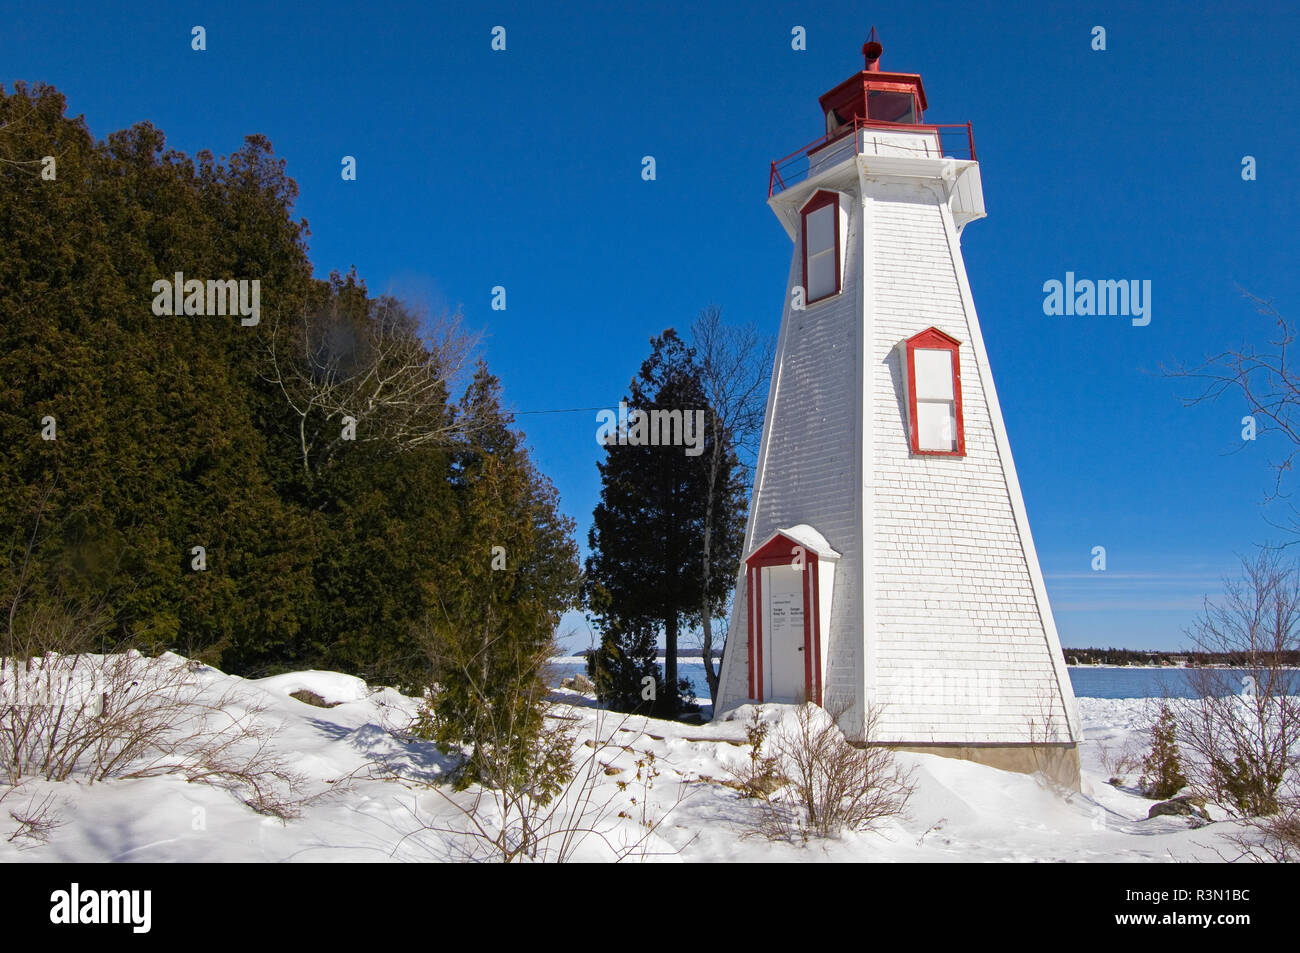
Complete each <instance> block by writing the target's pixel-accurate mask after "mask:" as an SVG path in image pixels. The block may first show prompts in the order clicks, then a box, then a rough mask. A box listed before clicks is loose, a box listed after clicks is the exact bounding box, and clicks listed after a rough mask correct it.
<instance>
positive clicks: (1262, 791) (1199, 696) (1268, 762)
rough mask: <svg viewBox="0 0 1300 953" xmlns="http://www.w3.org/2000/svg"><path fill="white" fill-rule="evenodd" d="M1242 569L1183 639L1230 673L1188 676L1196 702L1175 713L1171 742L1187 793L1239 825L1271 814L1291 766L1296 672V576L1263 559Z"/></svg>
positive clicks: (1298, 701)
mask: <svg viewBox="0 0 1300 953" xmlns="http://www.w3.org/2000/svg"><path fill="white" fill-rule="evenodd" d="M1242 564H1243V569H1244V572H1245V574H1244V577H1243V578H1242V579H1241V580H1240V581H1232V580H1229V581H1226V582H1225V589H1224V598H1223V600H1222V602H1221V603H1220V604H1218V605H1215V604H1211V603H1210V601H1209V600H1208V599H1207V600H1206V604H1205V614H1204V616H1203V617H1202V618H1201V619H1200V620H1198V621H1197V623H1196V624H1195V626H1194V627H1193V629H1192V630H1191V632H1190V635H1191V637H1192V639H1193V640H1194V642H1195V643H1196V647H1197V648H1198V649H1199V650H1201V651H1206V652H1219V653H1225V654H1227V655H1228V656H1229V657H1231V658H1232V659H1233V660H1234V661H1235V663H1236V665H1237V666H1238V667H1235V668H1218V667H1209V666H1204V667H1200V668H1197V669H1194V670H1192V671H1191V674H1190V681H1191V684H1192V687H1193V690H1194V691H1195V693H1196V697H1195V698H1194V699H1192V700H1191V701H1190V703H1189V704H1187V705H1185V706H1181V707H1180V708H1179V711H1180V712H1181V715H1180V717H1179V719H1178V721H1179V724H1178V734H1179V737H1180V738H1182V739H1183V742H1184V746H1185V747H1186V749H1187V752H1188V754H1189V758H1188V759H1187V760H1188V773H1189V777H1190V780H1191V783H1192V787H1193V789H1194V790H1195V791H1196V793H1197V794H1200V795H1201V796H1203V797H1205V798H1206V799H1207V800H1212V801H1214V802H1216V803H1218V804H1219V805H1220V806H1222V807H1223V808H1224V809H1225V810H1227V811H1228V812H1229V813H1230V814H1231V815H1232V816H1234V817H1237V818H1243V819H1244V818H1253V817H1266V816H1269V815H1273V814H1276V813H1277V812H1278V810H1279V807H1280V806H1281V802H1280V801H1279V792H1280V791H1281V789H1282V787H1283V784H1284V782H1286V781H1287V779H1288V777H1291V778H1294V776H1295V772H1296V770H1297V768H1298V767H1300V697H1297V692H1300V681H1298V679H1297V676H1298V675H1300V673H1297V671H1296V669H1294V668H1292V667H1291V666H1290V665H1289V664H1288V657H1289V656H1291V653H1294V652H1295V651H1296V649H1297V648H1300V572H1298V571H1297V567H1296V566H1295V565H1294V564H1291V563H1285V564H1284V563H1283V562H1282V561H1281V560H1280V559H1279V557H1278V555H1277V554H1276V553H1275V552H1272V551H1269V550H1264V551H1262V552H1261V554H1260V556H1259V557H1257V558H1256V559H1255V560H1253V561H1251V560H1243V561H1242Z"/></svg>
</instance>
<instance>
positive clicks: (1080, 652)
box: [1064, 646, 1300, 667]
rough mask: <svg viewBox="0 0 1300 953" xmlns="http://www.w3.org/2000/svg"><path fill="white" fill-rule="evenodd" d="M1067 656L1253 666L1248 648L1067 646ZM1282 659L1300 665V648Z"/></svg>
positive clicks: (1080, 660) (1081, 660)
mask: <svg viewBox="0 0 1300 953" xmlns="http://www.w3.org/2000/svg"><path fill="white" fill-rule="evenodd" d="M1064 655H1065V660H1066V661H1067V662H1068V663H1069V664H1071V665H1186V666H1188V667H1198V666H1205V665H1235V666H1243V667H1244V666H1249V665H1250V664H1251V657H1250V654H1249V652H1247V651H1244V650H1243V651H1233V652H1200V651H1187V652H1163V651H1157V652H1152V651H1150V650H1144V649H1117V648H1114V647H1113V646H1112V647H1111V648H1106V649H1098V648H1087V649H1069V648H1067V649H1065V650H1064ZM1279 661H1280V662H1281V663H1282V664H1285V665H1296V666H1300V651H1283V652H1281V653H1280V655H1279Z"/></svg>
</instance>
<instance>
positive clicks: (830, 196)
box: [799, 189, 841, 304]
mask: <svg viewBox="0 0 1300 953" xmlns="http://www.w3.org/2000/svg"><path fill="white" fill-rule="evenodd" d="M799 215H800V220H801V223H802V230H801V233H802V241H803V288H804V295H805V296H806V300H807V303H808V304H812V303H813V302H814V301H821V300H822V299H824V298H829V297H831V296H832V295H837V294H839V293H840V285H841V275H840V271H841V267H840V197H839V196H838V195H837V194H836V193H834V192H827V191H826V190H824V189H823V190H821V191H819V192H817V193H815V194H814V195H813V197H812V198H810V199H809V200H808V202H807V203H806V204H805V205H804V207H803V210H802V211H801V212H800V213H799Z"/></svg>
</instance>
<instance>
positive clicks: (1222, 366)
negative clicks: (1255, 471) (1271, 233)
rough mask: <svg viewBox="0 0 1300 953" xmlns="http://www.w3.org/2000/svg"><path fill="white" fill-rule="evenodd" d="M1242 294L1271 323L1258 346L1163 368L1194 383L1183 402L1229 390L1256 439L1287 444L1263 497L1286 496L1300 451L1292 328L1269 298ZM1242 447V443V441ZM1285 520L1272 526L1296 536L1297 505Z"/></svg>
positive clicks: (1299, 384) (1298, 375)
mask: <svg viewBox="0 0 1300 953" xmlns="http://www.w3.org/2000/svg"><path fill="white" fill-rule="evenodd" d="M1238 290H1241V293H1242V295H1243V296H1244V297H1245V298H1246V299H1247V300H1249V301H1250V302H1251V303H1252V304H1253V305H1254V306H1255V310H1256V311H1257V312H1259V313H1260V314H1262V315H1264V317H1265V318H1267V319H1268V320H1269V322H1270V323H1271V324H1272V326H1273V332H1272V334H1271V336H1270V338H1269V339H1268V341H1267V346H1266V347H1264V348H1262V349H1261V348H1259V347H1256V346H1255V345H1253V344H1246V343H1243V344H1242V345H1241V347H1240V348H1230V349H1228V350H1225V351H1222V352H1220V353H1218V354H1215V355H1213V356H1212V357H1208V358H1206V359H1205V360H1204V361H1203V362H1202V363H1201V364H1199V365H1197V366H1195V367H1188V366H1187V365H1185V364H1181V363H1180V364H1177V365H1174V366H1173V367H1166V368H1163V370H1164V372H1165V374H1166V375H1168V376H1170V377H1174V378H1186V379H1188V380H1191V381H1197V382H1198V383H1199V386H1200V388H1201V390H1200V392H1199V393H1197V394H1194V395H1193V396H1191V397H1187V398H1184V404H1186V405H1187V406H1189V407H1190V406H1195V405H1197V404H1201V403H1205V402H1209V401H1216V400H1218V399H1219V398H1221V397H1224V396H1226V395H1230V394H1236V395H1239V396H1240V397H1241V398H1242V399H1243V400H1244V401H1245V404H1246V408H1247V412H1248V413H1249V415H1250V416H1251V417H1252V418H1253V421H1252V422H1250V423H1247V422H1245V421H1243V424H1244V425H1245V426H1252V427H1253V428H1254V433H1255V435H1256V436H1257V437H1258V436H1259V435H1261V434H1268V433H1273V434H1279V435H1281V436H1282V437H1284V438H1285V440H1286V441H1287V442H1289V444H1290V448H1289V449H1288V451H1287V453H1286V455H1285V456H1284V457H1282V458H1281V459H1280V460H1277V461H1274V462H1272V463H1270V465H1269V466H1270V468H1271V469H1272V470H1273V471H1274V485H1273V488H1272V490H1271V491H1269V493H1268V495H1267V501H1268V502H1270V503H1271V502H1274V501H1280V500H1285V499H1288V498H1289V496H1290V493H1289V492H1288V490H1287V488H1286V486H1285V481H1286V476H1287V474H1289V473H1290V472H1291V471H1292V469H1293V467H1294V465H1295V462H1296V457H1297V455H1300V369H1298V368H1297V367H1295V366H1294V365H1293V364H1292V356H1293V354H1292V345H1293V344H1294V343H1295V340H1296V329H1295V326H1294V325H1293V324H1292V323H1291V322H1290V321H1289V320H1287V319H1286V318H1285V317H1284V316H1283V315H1282V314H1281V312H1279V311H1278V310H1277V308H1276V307H1274V305H1273V302H1272V301H1269V300H1265V299H1263V298H1260V297H1258V296H1256V295H1253V294H1251V293H1250V292H1248V291H1245V290H1244V289H1240V288H1239V289H1238ZM1242 446H1246V444H1245V443H1244V442H1243V444H1242ZM1287 506H1288V508H1289V509H1290V518H1289V521H1288V522H1287V523H1285V524H1275V525H1278V526H1279V528H1283V529H1286V530H1288V531H1289V532H1291V533H1293V534H1300V509H1297V508H1296V506H1295V505H1294V504H1290V503H1288V504H1287Z"/></svg>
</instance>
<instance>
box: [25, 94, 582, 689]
mask: <svg viewBox="0 0 1300 953" xmlns="http://www.w3.org/2000/svg"><path fill="white" fill-rule="evenodd" d="M65 113H66V103H65V101H64V98H63V97H62V96H61V95H60V94H59V93H58V92H57V91H56V90H54V89H53V88H52V87H49V86H44V85H39V84H37V85H33V86H31V87H29V86H27V85H24V84H21V83H20V84H17V85H16V86H15V87H14V89H13V91H12V92H7V91H5V90H3V89H0V160H3V161H0V439H3V441H4V444H5V448H6V452H5V453H4V454H0V612H5V613H6V614H7V610H8V609H9V608H10V607H11V606H12V605H13V603H14V601H15V599H17V595H16V594H17V592H18V590H19V588H21V589H22V591H23V598H24V599H33V598H36V599H40V598H45V599H58V600H67V601H69V602H72V603H91V604H94V605H96V606H100V607H102V608H103V610H104V612H105V613H106V614H107V615H108V616H109V617H110V618H111V625H110V626H109V627H108V631H109V633H110V634H109V638H108V641H109V645H108V646H106V647H108V648H111V647H112V646H114V645H118V646H126V645H130V646H135V647H138V648H140V649H142V650H145V651H149V652H153V651H158V650H162V649H174V650H177V651H180V652H182V653H184V654H186V655H189V656H194V657H199V658H202V659H204V660H207V661H211V662H212V663H214V664H217V665H220V666H222V667H223V668H225V669H226V670H228V671H233V672H238V673H241V674H262V673H266V672H272V671H279V670H284V669H290V668H303V667H328V668H337V669H341V670H343V671H350V672H356V673H358V674H361V675H363V676H365V677H366V678H368V679H371V680H379V681H384V682H387V683H389V684H395V685H399V686H401V687H406V688H419V687H422V686H426V685H428V684H429V679H430V675H431V667H430V646H429V644H428V633H427V632H426V631H425V630H424V627H423V625H422V623H423V621H424V620H425V619H427V618H429V617H438V616H439V614H440V613H442V614H444V615H445V616H446V617H447V618H450V619H454V620H457V623H456V625H455V626H452V625H450V624H448V625H446V626H444V627H443V629H442V630H440V631H443V632H450V631H453V630H454V631H457V632H460V631H463V630H464V629H465V628H466V626H468V625H469V623H470V622H474V621H476V619H478V620H481V619H482V618H484V617H485V616H483V615H480V616H478V617H475V616H473V612H474V611H476V610H477V609H479V608H481V605H480V603H481V597H482V596H483V595H484V594H485V593H488V594H490V595H491V597H492V599H494V600H496V601H495V602H494V603H493V608H492V610H491V618H492V619H493V620H494V621H493V623H492V624H493V625H494V626H497V627H504V629H505V630H506V631H508V632H509V633H510V634H511V638H515V637H516V636H517V637H518V638H521V639H526V640H531V641H530V642H529V644H532V643H534V642H539V641H540V638H541V636H540V634H539V633H541V632H543V631H546V632H547V634H549V630H547V625H548V624H552V625H553V619H552V617H553V616H554V617H558V612H559V611H560V610H559V609H558V608H557V606H558V605H559V604H561V603H563V602H564V600H565V599H566V598H569V597H568V596H563V595H558V594H562V593H563V592H565V591H567V592H569V593H570V594H571V591H572V588H573V585H574V581H573V576H574V575H575V574H576V555H575V554H574V550H573V543H572V539H571V530H572V528H571V526H569V525H568V524H567V523H565V522H564V521H563V520H562V519H561V518H560V517H559V516H558V508H557V505H556V502H555V499H554V490H553V489H550V488H549V484H547V483H546V482H545V480H544V478H543V477H541V476H540V474H537V473H536V471H535V470H534V469H533V468H532V466H531V464H530V463H529V462H528V461H527V455H526V453H525V451H524V450H523V448H522V446H521V445H520V444H519V441H518V439H517V437H516V436H515V435H513V434H512V433H511V432H510V431H509V428H508V421H507V418H506V417H505V416H504V415H503V414H501V412H500V407H499V402H498V399H497V385H496V383H495V381H493V380H492V379H491V377H490V375H488V374H487V372H486V371H485V370H484V371H482V372H481V373H480V375H479V377H478V378H476V380H475V386H474V388H472V389H471V396H470V397H469V398H467V401H466V402H462V404H460V405H455V404H453V402H452V401H451V400H450V399H449V391H448V384H447V382H448V381H449V380H450V379H453V378H455V377H456V374H457V371H458V368H459V367H461V366H462V358H463V356H464V353H465V350H466V347H465V342H466V341H467V340H468V339H467V337H466V336H464V335H458V334H457V333H456V327H455V324H454V322H448V323H445V324H441V325H433V326H428V325H425V324H422V323H421V321H420V320H418V319H417V317H416V316H415V315H413V314H411V313H410V312H409V311H408V310H407V309H406V308H404V307H403V306H402V305H401V303H400V302H396V301H393V300H392V299H388V298H383V297H380V298H372V297H371V296H370V295H369V294H368V292H367V291H366V288H365V285H364V283H363V282H362V281H361V280H360V279H359V278H357V277H356V275H355V274H350V275H347V276H345V277H340V276H338V275H332V276H331V278H330V279H329V280H328V281H315V280H313V279H312V277H311V274H312V268H311V263H310V261H309V260H308V258H307V251H306V244H305V240H306V236H307V234H308V232H307V225H306V222H304V221H301V220H295V218H294V215H293V202H294V200H295V199H296V197H297V186H296V185H295V184H294V182H293V180H292V179H290V178H289V177H288V176H287V175H286V174H285V164H284V161H283V160H282V159H278V158H276V157H275V156H274V153H273V152H272V149H271V145H270V143H269V142H268V141H267V140H266V139H265V138H264V137H261V136H249V137H248V138H247V139H246V141H245V143H244V146H243V147H242V148H241V149H240V150H238V151H237V152H236V153H235V154H234V155H232V156H229V157H225V158H222V159H216V158H214V157H213V156H212V155H211V154H210V153H207V152H200V153H198V154H197V156H195V157H193V158H191V157H189V156H187V155H185V154H183V153H180V152H177V151H175V150H169V149H167V147H166V141H165V138H164V136H163V134H162V132H161V131H160V130H158V129H156V128H154V127H153V126H152V125H150V124H148V123H140V124H138V125H136V126H133V127H131V128H130V129H127V130H123V131H120V132H114V133H111V134H110V135H109V136H108V137H107V138H106V139H105V140H103V141H101V142H96V141H95V140H94V139H93V138H92V137H91V135H90V133H89V130H88V129H87V127H86V124H85V123H84V122H83V121H82V120H81V119H80V118H77V119H71V118H68V117H67V116H66V115H65ZM44 156H54V157H56V160H57V173H56V176H55V177H54V178H46V177H42V175H41V172H42V169H43V168H45V165H46V164H45V163H43V162H42V157H44ZM178 271H179V272H183V273H184V274H185V276H186V277H187V278H191V279H193V278H198V279H200V280H208V279H213V280H218V279H237V280H238V279H245V280H254V279H256V280H258V281H259V282H260V288H261V312H262V313H261V321H260V322H259V323H258V324H257V325H255V326H243V325H241V323H240V321H239V318H238V317H233V316H224V317H223V316H202V315H168V316H159V315H155V314H154V313H153V310H152V307H151V304H152V301H153V297H154V292H153V290H152V288H153V284H154V282H155V281H157V280H159V279H167V280H169V281H170V280H172V278H173V275H174V273H175V272H178ZM439 328H441V329H442V330H441V332H440V331H439ZM304 329H308V330H311V331H312V333H311V334H306V335H304V333H303V332H304ZM317 332H319V333H317ZM480 412H482V413H483V414H485V415H488V416H493V420H494V421H495V425H496V426H495V429H493V428H484V436H483V438H482V441H481V442H480V443H479V444H478V445H477V449H475V445H472V444H471V443H469V442H467V439H466V434H467V433H468V432H469V431H471V430H473V429H474V427H475V425H476V423H477V421H476V414H478V413H480ZM345 416H351V417H353V418H354V419H355V420H356V432H355V434H349V435H348V436H344V435H343V427H344V421H343V418H344V417H345ZM47 419H49V420H50V421H52V423H51V424H50V425H49V426H48V427H47V426H46V424H45V423H44V421H46V420H47ZM55 431H57V434H55ZM46 434H49V436H53V437H54V439H47V438H46V439H43V437H44V435H46ZM354 438H355V439H354ZM304 445H306V446H307V450H306V452H305V453H304V449H303V448H304ZM471 451H473V452H471ZM474 452H476V453H478V456H477V457H475V456H474V455H473V454H474ZM480 483H481V484H482V486H480V485H479V484H480ZM38 517H39V519H38ZM485 527H488V528H491V530H492V533H493V534H502V535H503V538H505V539H506V540H507V542H506V543H505V545H507V547H513V548H509V549H508V554H509V560H510V562H509V565H510V567H511V572H508V573H504V574H503V573H497V574H495V576H494V577H492V583H493V585H492V586H487V577H482V576H476V575H475V573H476V572H478V571H479V570H480V569H482V566H481V565H480V562H478V561H476V560H478V557H479V556H480V555H483V554H482V553H481V547H482V545H483V540H482V538H481V537H482V536H483V534H484V533H486V532H487V529H485ZM34 530H35V534H34V532H33V531H34ZM512 533H513V534H514V535H513V536H512V535H511V534H512ZM29 543H31V545H30V547H29ZM196 547H202V548H203V551H204V553H205V557H204V558H205V559H206V568H204V569H202V570H200V569H198V568H196V565H197V557H196V554H195V553H196V550H195V548H196ZM29 548H30V552H29ZM529 553H534V554H535V555H533V556H530V555H529ZM471 554H472V555H473V558H472V559H471ZM484 558H486V556H484ZM20 577H21V586H20V583H19V580H20ZM507 579H508V580H509V581H510V586H509V587H506V586H505V585H503V583H504V582H505V581H506V580H507ZM485 586H487V588H485ZM565 587H568V588H567V590H566V589H565ZM465 620H468V621H466V623H465V626H462V625H460V622H462V621H465Z"/></svg>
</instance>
